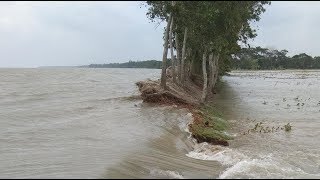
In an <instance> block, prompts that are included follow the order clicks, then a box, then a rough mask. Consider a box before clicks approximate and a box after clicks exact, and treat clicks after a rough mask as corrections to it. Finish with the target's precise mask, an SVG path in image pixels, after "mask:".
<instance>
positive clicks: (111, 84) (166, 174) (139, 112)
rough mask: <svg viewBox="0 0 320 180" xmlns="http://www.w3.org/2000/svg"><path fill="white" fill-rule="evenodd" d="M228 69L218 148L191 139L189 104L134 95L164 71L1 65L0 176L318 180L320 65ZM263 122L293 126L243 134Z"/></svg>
mask: <svg viewBox="0 0 320 180" xmlns="http://www.w3.org/2000/svg"><path fill="white" fill-rule="evenodd" d="M231 74H232V75H231V76H225V77H223V82H224V83H223V88H222V89H221V91H220V93H219V94H217V96H216V100H215V103H216V104H217V106H218V108H220V109H221V111H223V113H224V114H225V117H226V119H228V121H229V122H230V123H231V127H232V128H231V129H230V130H229V133H231V134H234V135H235V136H236V137H235V140H233V141H230V147H220V146H211V145H208V144H206V143H202V144H196V143H194V141H193V140H192V139H191V138H190V137H189V133H188V132H187V124H188V123H189V122H190V121H191V120H192V117H191V114H190V113H188V111H187V110H185V109H176V108H174V107H165V106H153V105H150V104H143V103H141V100H139V99H132V98H127V97H130V96H132V95H138V94H139V92H138V90H137V88H136V87H135V85H134V83H135V82H136V81H138V80H143V79H146V78H151V79H156V78H159V75H160V70H148V69H80V68H79V69H0V87H1V88H0V99H1V101H0V127H1V129H0V159H1V161H0V178H264V177H266V178H320V142H319V140H318V138H319V137H320V136H319V135H320V131H319V127H320V119H319V118H320V111H319V110H320V105H318V103H319V101H320V93H319V88H320V71H262V72H254V71H248V72H244V71H241V72H233V73H231ZM297 97H298V99H295V98H297ZM283 98H285V101H284V99H283ZM298 101H299V102H300V103H302V102H303V103H305V104H304V105H303V106H297V103H298ZM263 102H265V103H264V104H263ZM256 122H263V123H264V124H267V125H270V126H277V125H281V126H283V125H284V124H286V123H288V122H290V123H291V125H293V130H292V131H291V132H289V133H286V132H284V131H279V132H276V133H250V134H248V135H242V132H244V131H246V130H247V129H248V128H252V127H254V124H256Z"/></svg>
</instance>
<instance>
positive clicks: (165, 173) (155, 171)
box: [150, 169, 184, 179]
mask: <svg viewBox="0 0 320 180" xmlns="http://www.w3.org/2000/svg"><path fill="white" fill-rule="evenodd" d="M150 174H151V175H153V176H159V175H160V176H166V177H168V178H173V179H184V178H183V176H182V175H180V174H179V173H178V172H176V171H169V170H161V169H152V170H151V171H150Z"/></svg>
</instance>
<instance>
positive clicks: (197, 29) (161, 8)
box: [147, 1, 270, 101]
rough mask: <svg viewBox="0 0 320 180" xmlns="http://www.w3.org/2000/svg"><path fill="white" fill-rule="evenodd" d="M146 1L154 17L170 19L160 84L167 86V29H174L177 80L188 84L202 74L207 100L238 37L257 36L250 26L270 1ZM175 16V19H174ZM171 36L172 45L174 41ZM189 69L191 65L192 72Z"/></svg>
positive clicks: (171, 34) (244, 41)
mask: <svg viewBox="0 0 320 180" xmlns="http://www.w3.org/2000/svg"><path fill="white" fill-rule="evenodd" d="M147 4H148V5H149V11H148V13H147V15H148V16H149V18H150V19H151V20H152V21H154V20H155V19H160V20H162V21H163V20H166V21H167V27H166V31H165V36H164V41H165V43H164V44H165V47H164V48H165V49H164V54H163V63H164V64H163V68H164V69H162V72H163V73H162V75H161V85H164V86H165V78H166V76H165V68H166V57H165V54H166V55H167V49H166V48H168V47H167V46H166V45H167V44H168V36H169V35H167V33H168V31H169V29H174V30H171V31H170V32H169V33H170V37H173V34H174V41H175V50H176V52H177V66H178V72H177V74H178V80H179V81H180V82H181V84H185V81H189V79H190V76H193V75H200V76H202V81H203V83H202V84H203V92H202V93H203V94H202V101H205V99H206V97H207V92H209V93H210V92H212V90H213V88H214V86H215V83H216V81H217V79H218V76H219V74H222V73H223V71H224V70H225V69H227V68H224V67H221V66H224V65H225V64H227V63H225V61H226V62H227V60H225V59H227V58H225V57H228V56H230V55H231V54H232V53H235V52H236V51H237V50H239V49H240V48H239V45H238V42H239V41H241V42H243V43H245V44H246V43H247V40H248V39H250V38H254V37H255V36H256V34H255V30H254V29H252V28H251V27H250V22H251V21H252V20H254V21H258V20H259V19H260V17H259V16H260V14H261V13H262V12H264V11H265V9H264V7H263V6H264V5H265V4H270V2H268V1H224V2H223V1H210V2H209V1H179V2H176V5H175V6H173V5H172V3H170V2H166V1H147ZM172 17H173V18H174V23H171V20H172ZM169 26H170V27H169ZM173 27H174V28H173ZM173 31H175V32H173ZM171 40H172V39H170V45H174V43H171ZM179 42H183V44H182V45H181V44H179ZM187 51H188V53H187ZM172 54H173V53H172ZM208 56H209V59H208ZM207 62H208V63H209V66H208V67H207ZM190 66H191V67H190ZM186 69H191V73H189V72H187V70H186ZM197 69H198V70H197ZM207 69H208V70H209V71H208V72H209V73H207ZM174 76H175V75H174ZM180 77H181V78H180ZM208 81H209V82H208ZM208 86H209V89H208Z"/></svg>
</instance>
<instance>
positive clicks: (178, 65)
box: [175, 32, 181, 82]
mask: <svg viewBox="0 0 320 180" xmlns="http://www.w3.org/2000/svg"><path fill="white" fill-rule="evenodd" d="M175 40H176V51H177V59H176V63H177V67H178V72H177V73H178V80H179V82H181V53H180V48H179V47H180V46H179V38H178V33H177V32H176V33H175Z"/></svg>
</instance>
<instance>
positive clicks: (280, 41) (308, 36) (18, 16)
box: [0, 1, 320, 67]
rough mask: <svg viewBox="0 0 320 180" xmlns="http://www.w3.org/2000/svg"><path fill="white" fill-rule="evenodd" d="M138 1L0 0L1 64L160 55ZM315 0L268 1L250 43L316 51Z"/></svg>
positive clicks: (157, 37) (158, 36) (156, 33)
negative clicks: (57, 0) (268, 3)
mask: <svg viewBox="0 0 320 180" xmlns="http://www.w3.org/2000/svg"><path fill="white" fill-rule="evenodd" d="M140 3H141V2H121V1H120V2H108V1H106V2H0V67H37V66H49V65H52V66H57V65H85V64H90V63H108V62H124V61H128V60H130V59H131V60H146V59H161V57H162V50H163V46H162V43H163V42H162V34H163V26H164V24H162V25H161V26H159V27H158V28H157V29H155V27H156V24H154V23H149V20H148V19H147V17H146V15H145V13H146V8H144V7H142V8H141V9H140V8H139V5H140ZM319 7H320V3H319V2H272V5H271V6H268V7H267V11H266V12H265V14H263V15H262V18H261V21H260V22H258V23H257V24H255V25H258V29H259V30H258V37H257V38H256V39H255V40H254V41H253V42H252V44H253V45H260V46H264V47H273V48H277V49H287V50H289V53H290V54H291V55H292V54H296V53H300V52H306V53H309V54H310V55H313V56H315V55H320V52H319V49H318V48H317V47H318V46H317V44H318V42H319V41H320V35H319V33H318V32H317V31H318V29H319V24H320V23H319V21H320V18H319V17H320V11H318V9H319Z"/></svg>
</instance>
